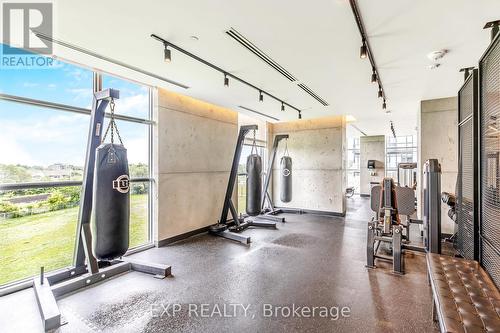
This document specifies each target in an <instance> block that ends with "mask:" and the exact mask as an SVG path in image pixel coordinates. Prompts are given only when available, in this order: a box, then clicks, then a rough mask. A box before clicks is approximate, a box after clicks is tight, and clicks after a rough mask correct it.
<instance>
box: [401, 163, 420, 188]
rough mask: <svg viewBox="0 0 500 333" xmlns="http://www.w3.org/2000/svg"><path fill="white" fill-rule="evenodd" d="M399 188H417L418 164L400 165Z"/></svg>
mask: <svg viewBox="0 0 500 333" xmlns="http://www.w3.org/2000/svg"><path fill="white" fill-rule="evenodd" d="M398 186H406V187H411V188H413V189H416V188H417V163H403V162H402V163H398Z"/></svg>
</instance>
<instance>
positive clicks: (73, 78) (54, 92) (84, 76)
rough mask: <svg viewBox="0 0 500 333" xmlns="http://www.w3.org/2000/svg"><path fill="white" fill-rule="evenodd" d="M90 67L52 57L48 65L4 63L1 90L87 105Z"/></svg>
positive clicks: (78, 105)
mask: <svg viewBox="0 0 500 333" xmlns="http://www.w3.org/2000/svg"><path fill="white" fill-rule="evenodd" d="M92 76H93V73H92V71H91V70H88V69H85V68H82V67H78V66H75V65H71V64H67V63H64V62H62V61H59V60H54V61H53V65H52V66H50V67H37V68H34V67H29V68H27V67H26V68H23V67H14V68H12V67H6V68H2V70H1V71H0V93H2V94H9V95H13V96H18V97H24V98H31V99H36V100H43V101H46V102H52V103H59V104H65V105H71V106H76V107H81V108H87V109H90V108H91V106H92Z"/></svg>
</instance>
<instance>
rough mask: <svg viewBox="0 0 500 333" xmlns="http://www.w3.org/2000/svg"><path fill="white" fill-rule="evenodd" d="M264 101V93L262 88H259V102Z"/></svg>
mask: <svg viewBox="0 0 500 333" xmlns="http://www.w3.org/2000/svg"><path fill="white" fill-rule="evenodd" d="M262 101H264V95H263V94H262V90H259V102H262Z"/></svg>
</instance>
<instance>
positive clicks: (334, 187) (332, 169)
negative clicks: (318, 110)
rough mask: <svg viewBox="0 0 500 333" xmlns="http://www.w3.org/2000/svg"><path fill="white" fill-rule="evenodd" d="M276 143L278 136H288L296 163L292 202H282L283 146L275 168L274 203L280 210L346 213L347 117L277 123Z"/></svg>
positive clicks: (291, 152)
mask: <svg viewBox="0 0 500 333" xmlns="http://www.w3.org/2000/svg"><path fill="white" fill-rule="evenodd" d="M270 128H271V130H272V135H270V137H269V140H268V141H269V142H273V140H274V136H275V135H276V134H289V135H290V138H289V139H288V150H289V152H290V156H291V157H292V161H293V169H292V175H293V176H292V177H293V178H292V179H293V180H292V181H293V185H292V187H293V195H292V201H291V202H288V203H284V202H281V200H280V189H279V175H280V173H279V160H280V158H281V156H283V150H284V145H282V144H281V145H280V147H279V150H278V153H277V156H276V163H275V164H274V166H273V191H272V196H273V201H274V204H275V205H276V206H279V207H292V208H302V209H311V210H319V211H328V212H335V213H339V214H344V213H345V210H346V204H345V197H344V191H345V186H346V185H345V184H346V173H345V156H346V146H347V143H346V133H345V131H346V129H345V119H344V117H327V118H319V119H313V120H299V121H292V122H283V123H276V124H272V126H270Z"/></svg>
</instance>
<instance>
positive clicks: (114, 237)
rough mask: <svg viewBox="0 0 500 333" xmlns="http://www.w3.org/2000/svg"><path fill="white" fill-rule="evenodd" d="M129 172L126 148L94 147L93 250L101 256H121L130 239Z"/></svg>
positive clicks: (107, 144) (109, 258)
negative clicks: (95, 148)
mask: <svg viewBox="0 0 500 333" xmlns="http://www.w3.org/2000/svg"><path fill="white" fill-rule="evenodd" d="M129 194H130V193H129V172H128V161H127V149H125V147H124V146H123V145H118V144H113V143H106V144H101V145H100V146H99V147H97V150H96V159H95V170H94V192H93V199H92V207H93V209H92V219H91V227H92V250H93V253H94V256H95V257H96V258H97V259H101V260H111V259H114V258H117V257H121V256H122V255H124V254H125V252H127V250H128V242H129V218H130V196H129Z"/></svg>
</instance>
